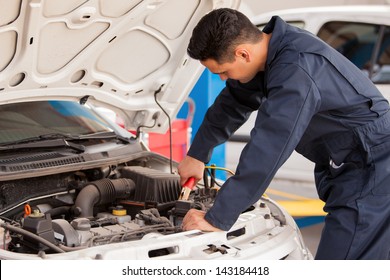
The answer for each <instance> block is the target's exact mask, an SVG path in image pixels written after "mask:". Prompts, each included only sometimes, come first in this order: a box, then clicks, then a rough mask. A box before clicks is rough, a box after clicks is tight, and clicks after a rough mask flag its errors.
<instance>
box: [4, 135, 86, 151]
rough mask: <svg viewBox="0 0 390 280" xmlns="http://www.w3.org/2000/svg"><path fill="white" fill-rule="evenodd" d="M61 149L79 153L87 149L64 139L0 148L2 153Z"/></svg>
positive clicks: (37, 141)
mask: <svg viewBox="0 0 390 280" xmlns="http://www.w3.org/2000/svg"><path fill="white" fill-rule="evenodd" d="M37 138H39V137H37ZM40 139H42V138H40ZM30 140H31V139H30ZM60 147H62V148H64V147H65V148H71V149H72V150H76V151H78V152H84V151H85V147H84V146H83V145H79V144H75V143H72V142H69V141H67V140H66V139H64V138H57V139H44V140H35V141H34V140H32V142H26V143H16V144H9V145H2V146H0V151H9V150H21V149H43V148H60Z"/></svg>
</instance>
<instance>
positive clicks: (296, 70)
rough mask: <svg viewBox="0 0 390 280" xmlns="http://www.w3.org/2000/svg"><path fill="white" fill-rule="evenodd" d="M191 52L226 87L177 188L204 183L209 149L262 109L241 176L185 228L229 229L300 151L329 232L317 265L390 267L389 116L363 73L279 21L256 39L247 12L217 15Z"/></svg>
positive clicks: (200, 30) (207, 20) (197, 33)
mask: <svg viewBox="0 0 390 280" xmlns="http://www.w3.org/2000/svg"><path fill="white" fill-rule="evenodd" d="M187 51H188V54H189V55H190V56H191V57H192V58H194V59H197V60H199V61H200V63H201V64H203V65H204V66H205V67H206V68H208V69H209V70H210V71H211V72H212V73H215V74H217V75H219V76H220V78H221V79H222V80H226V86H225V88H224V89H223V90H222V91H221V93H220V94H219V95H218V96H217V98H216V100H215V102H214V103H213V105H212V106H211V107H210V108H209V109H208V111H207V112H206V115H205V117H204V120H203V122H202V124H201V126H200V128H199V130H198V132H197V133H196V135H195V138H194V140H193V143H192V145H191V147H190V149H189V151H188V153H187V156H186V157H185V158H184V159H183V161H181V162H180V164H179V167H178V172H179V174H180V177H181V183H184V182H185V181H186V180H187V179H189V178H190V177H195V179H196V180H200V179H201V178H202V176H203V171H204V167H205V163H207V162H208V161H209V160H210V156H211V153H212V151H213V148H214V147H215V146H217V145H219V144H221V143H223V142H225V141H226V140H227V139H229V137H230V136H231V135H232V134H233V133H234V131H236V130H237V129H238V128H239V127H240V126H241V125H242V124H243V123H244V122H245V121H246V120H247V119H248V117H249V115H250V113H251V112H253V111H256V110H257V111H258V116H257V119H256V122H255V125H254V127H253V129H252V131H251V133H250V141H249V142H248V143H247V145H246V146H245V148H244V149H243V151H242V153H241V156H240V160H239V163H238V166H237V170H236V174H235V175H234V176H232V177H230V178H229V179H228V180H226V182H225V183H224V184H223V186H222V187H221V189H220V191H219V192H218V196H217V198H216V200H215V203H214V205H213V206H212V208H211V209H210V210H209V211H208V212H207V213H205V212H203V211H199V210H195V209H192V210H190V211H189V212H188V213H187V215H186V216H185V218H184V220H183V228H184V229H185V230H191V229H200V230H203V231H218V230H229V229H230V228H231V227H232V225H233V224H234V223H235V221H236V220H237V218H238V216H239V215H240V213H242V212H243V211H245V210H246V209H247V208H248V207H249V206H250V205H252V204H254V203H256V201H257V200H258V199H259V198H260V197H261V196H262V194H263V193H264V192H265V190H266V188H267V187H268V185H269V184H270V182H271V180H272V178H273V177H274V175H275V173H276V171H277V170H278V169H279V168H280V167H281V165H282V164H283V163H284V162H285V161H286V160H287V158H288V157H289V156H290V155H291V154H292V152H293V151H294V149H295V150H296V151H297V152H298V153H300V154H302V155H303V156H305V157H306V158H308V159H309V160H311V161H313V162H314V163H315V170H314V176H315V181H316V187H317V191H318V195H319V197H320V199H321V200H323V201H324V202H325V206H324V210H325V211H326V212H327V216H326V218H325V225H324V229H323V232H322V236H321V240H320V244H319V247H318V251H317V254H316V256H315V258H316V259H389V256H390V112H389V104H388V101H387V100H386V99H385V98H384V97H383V96H382V94H381V93H380V92H379V91H378V89H377V88H376V87H375V86H374V84H373V83H372V82H371V81H370V80H369V79H368V77H367V76H365V75H364V74H363V73H362V72H361V70H359V69H358V68H357V67H356V66H355V65H353V64H352V63H351V62H350V61H349V60H348V59H346V58H345V57H344V56H343V55H342V54H340V53H339V52H337V51H336V50H335V49H333V48H331V47H330V46H328V45H327V44H326V43H324V42H323V41H321V40H320V39H318V38H317V37H316V36H315V35H313V34H311V33H309V32H307V31H304V30H301V29H299V28H296V27H293V26H290V25H288V24H287V23H285V22H284V21H283V20H282V19H281V18H280V17H278V16H274V17H272V18H271V20H270V21H269V23H268V24H267V25H266V26H265V28H264V29H263V31H260V30H259V29H258V28H257V27H256V26H254V25H253V24H252V23H251V22H250V20H249V19H248V18H247V17H246V16H245V15H243V14H242V13H240V12H238V11H236V10H232V9H216V10H213V11H212V12H210V13H209V14H207V15H205V16H204V17H203V18H202V19H201V20H200V21H199V23H198V24H197V26H196V27H195V29H194V30H193V33H192V37H191V40H190V42H189V46H188V50H187Z"/></svg>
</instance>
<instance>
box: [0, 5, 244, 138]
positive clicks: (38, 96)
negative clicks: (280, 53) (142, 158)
mask: <svg viewBox="0 0 390 280" xmlns="http://www.w3.org/2000/svg"><path fill="white" fill-rule="evenodd" d="M0 5H1V7H2V8H1V9H0V42H1V43H0V54H1V55H0V104H5V103H13V102H25V101H37V100H78V101H80V102H87V103H90V104H92V105H94V106H99V107H106V108H110V109H112V110H114V111H116V112H117V113H118V114H119V115H120V116H121V117H122V118H123V119H124V122H125V126H126V127H127V128H129V129H135V128H137V127H138V126H140V125H142V126H153V128H151V129H149V131H151V130H153V131H155V132H164V131H165V130H166V129H167V127H168V118H167V117H166V116H165V115H164V114H163V113H162V110H161V109H160V107H159V106H158V104H157V103H156V101H155V99H157V101H158V102H159V103H160V105H161V106H162V107H163V108H164V110H165V111H166V113H168V114H169V116H170V117H171V118H173V117H175V116H176V114H177V112H178V110H179V109H180V107H181V106H182V104H183V103H184V102H185V100H186V98H187V96H188V94H189V92H190V91H191V89H192V87H193V85H194V84H195V82H196V81H197V79H198V77H199V76H200V74H201V72H202V71H203V67H202V66H201V64H200V63H199V62H198V61H194V60H192V59H190V58H189V57H188V55H187V54H186V48H187V45H188V41H189V39H190V36H191V33H192V29H193V28H194V26H195V25H196V23H197V22H198V21H199V19H200V18H201V17H202V16H203V15H204V14H206V13H207V12H209V11H210V10H212V9H215V8H220V7H231V8H237V7H238V5H239V0H218V1H217V0H215V1H212V0H208V1H207V0H186V1H183V0H154V1H153V0H151V1H142V0H116V1H110V0H94V1H92V0H90V1H86V0H67V1H63V0H50V1H48V0H46V1H45V0H30V1H27V0H26V1H23V0H13V1H8V0H0ZM154 119H156V121H155V120H154ZM145 131H148V129H145Z"/></svg>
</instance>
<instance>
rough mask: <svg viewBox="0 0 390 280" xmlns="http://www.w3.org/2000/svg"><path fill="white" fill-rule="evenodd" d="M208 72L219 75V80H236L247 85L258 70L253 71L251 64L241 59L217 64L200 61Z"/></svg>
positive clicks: (207, 60) (210, 61)
mask: <svg viewBox="0 0 390 280" xmlns="http://www.w3.org/2000/svg"><path fill="white" fill-rule="evenodd" d="M201 63H202V65H203V66H205V67H206V68H207V69H209V70H210V72H212V73H214V74H217V75H219V77H220V79H221V80H223V81H225V80H227V79H233V80H238V81H240V82H241V83H247V82H249V81H250V80H252V79H253V77H254V76H255V75H256V74H257V72H258V70H257V69H255V68H254V67H253V66H252V64H251V63H248V61H246V60H245V59H242V58H241V57H235V60H234V61H233V62H226V63H222V64H219V63H218V62H217V61H216V60H214V59H206V60H202V61H201Z"/></svg>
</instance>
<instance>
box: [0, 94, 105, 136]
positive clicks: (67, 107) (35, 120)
mask: <svg viewBox="0 0 390 280" xmlns="http://www.w3.org/2000/svg"><path fill="white" fill-rule="evenodd" d="M111 131H112V130H111V129H110V128H109V124H108V123H107V122H105V121H104V120H103V119H102V118H101V117H99V116H98V115H97V114H96V113H94V112H93V111H92V110H91V109H90V108H89V107H87V106H86V105H80V104H79V103H77V102H73V101H37V102H25V103H15V104H6V105H1V106H0V144H1V143H8V142H13V141H20V140H23V139H27V138H31V137H38V136H40V135H45V134H51V133H63V134H71V135H75V136H79V135H85V134H91V133H98V132H111Z"/></svg>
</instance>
